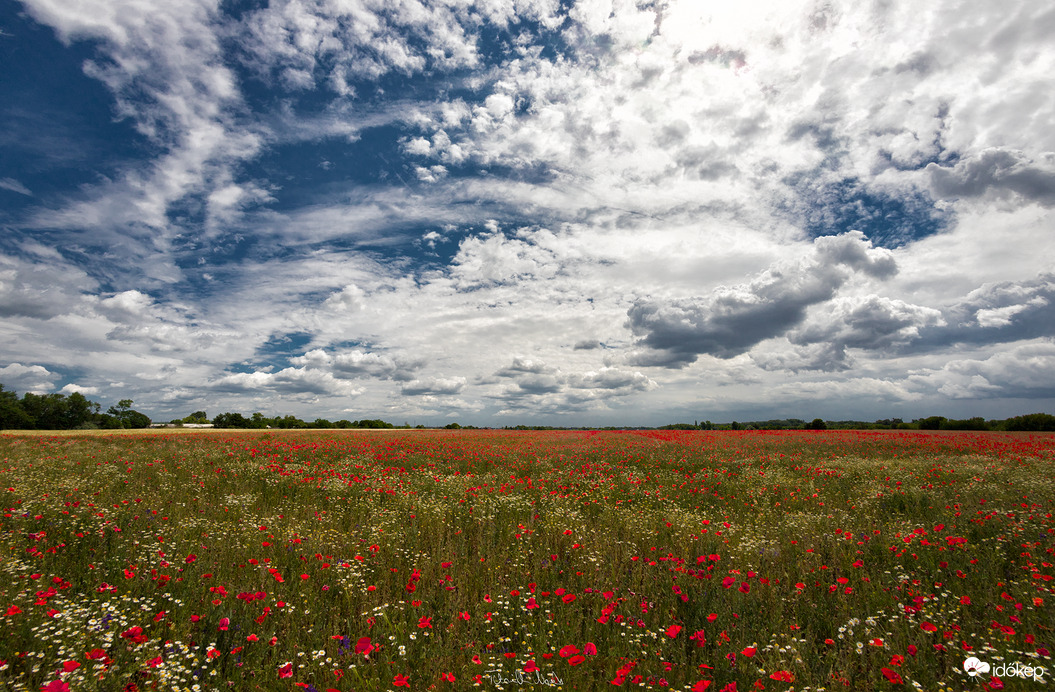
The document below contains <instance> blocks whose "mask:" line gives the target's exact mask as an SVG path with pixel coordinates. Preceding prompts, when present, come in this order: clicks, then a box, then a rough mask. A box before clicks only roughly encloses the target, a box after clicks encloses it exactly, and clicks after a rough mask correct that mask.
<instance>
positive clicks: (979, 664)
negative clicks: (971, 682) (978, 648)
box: [963, 656, 1048, 683]
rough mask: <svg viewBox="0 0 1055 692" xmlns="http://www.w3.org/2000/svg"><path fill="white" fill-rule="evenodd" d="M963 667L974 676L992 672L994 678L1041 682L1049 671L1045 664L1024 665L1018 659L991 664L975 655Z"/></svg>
mask: <svg viewBox="0 0 1055 692" xmlns="http://www.w3.org/2000/svg"><path fill="white" fill-rule="evenodd" d="M963 669H964V671H965V672H966V673H967V674H968V675H970V676H971V677H972V678H973V677H975V676H977V675H983V674H985V673H991V674H992V676H993V677H994V678H1022V679H1023V680H1032V681H1033V682H1040V683H1043V682H1044V675H1045V674H1046V673H1047V672H1048V671H1047V669H1046V668H1044V666H1029V665H1022V664H1021V663H1019V662H1018V661H1014V662H1012V663H997V664H996V665H989V664H988V663H986V662H985V661H982V660H979V659H977V658H975V657H974V656H972V657H971V658H969V659H967V660H966V661H964V662H963Z"/></svg>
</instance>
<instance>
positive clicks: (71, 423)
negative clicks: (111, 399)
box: [63, 392, 99, 430]
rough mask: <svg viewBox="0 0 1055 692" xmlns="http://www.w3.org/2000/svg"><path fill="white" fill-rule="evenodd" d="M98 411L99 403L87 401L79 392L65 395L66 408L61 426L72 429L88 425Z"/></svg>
mask: <svg viewBox="0 0 1055 692" xmlns="http://www.w3.org/2000/svg"><path fill="white" fill-rule="evenodd" d="M98 413H99V404H97V403H95V402H94V401H88V399H86V398H85V396H84V395H83V394H81V393H80V392H74V393H73V394H70V395H69V396H68V397H66V410H65V412H64V415H63V418H64V420H63V428H65V429H67V430H72V429H74V428H82V427H84V426H86V425H88V424H89V423H90V422H91V421H92V419H93V418H95V416H96V415H97V414H98Z"/></svg>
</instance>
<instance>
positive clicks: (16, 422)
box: [0, 384, 33, 430]
mask: <svg viewBox="0 0 1055 692" xmlns="http://www.w3.org/2000/svg"><path fill="white" fill-rule="evenodd" d="M32 427H33V417H32V416H30V415H29V414H28V413H26V410H25V409H24V408H22V404H21V403H20V402H19V400H18V395H17V394H15V393H14V392H9V391H6V390H5V389H4V385H2V384H0V430H25V429H27V428H32Z"/></svg>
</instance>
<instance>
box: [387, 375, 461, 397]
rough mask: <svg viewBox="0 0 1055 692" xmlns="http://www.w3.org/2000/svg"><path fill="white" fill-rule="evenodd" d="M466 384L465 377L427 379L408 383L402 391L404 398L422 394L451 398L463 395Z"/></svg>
mask: <svg viewBox="0 0 1055 692" xmlns="http://www.w3.org/2000/svg"><path fill="white" fill-rule="evenodd" d="M465 382H466V380H465V378H464V377H427V378H424V379H418V380H411V381H410V382H407V383H406V384H404V385H403V387H402V390H401V391H402V392H403V395H404V396H420V395H422V394H432V395H444V396H449V395H452V394H459V393H461V391H462V390H463V389H465Z"/></svg>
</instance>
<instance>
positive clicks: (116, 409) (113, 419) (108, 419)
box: [102, 399, 150, 428]
mask: <svg viewBox="0 0 1055 692" xmlns="http://www.w3.org/2000/svg"><path fill="white" fill-rule="evenodd" d="M132 403H133V402H132V400H131V399H121V400H120V401H118V402H117V405H116V406H111V407H110V408H108V409H106V416H103V420H102V424H103V427H104V428H147V427H150V418H148V417H147V416H146V415H145V414H142V413H140V412H139V411H134V410H132Z"/></svg>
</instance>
